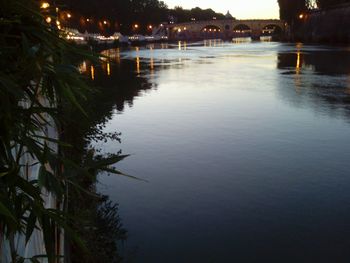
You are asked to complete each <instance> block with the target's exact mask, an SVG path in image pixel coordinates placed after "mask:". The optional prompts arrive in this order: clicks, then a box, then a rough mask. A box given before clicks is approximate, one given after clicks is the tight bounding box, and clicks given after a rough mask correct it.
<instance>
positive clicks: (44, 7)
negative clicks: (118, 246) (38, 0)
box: [40, 2, 50, 9]
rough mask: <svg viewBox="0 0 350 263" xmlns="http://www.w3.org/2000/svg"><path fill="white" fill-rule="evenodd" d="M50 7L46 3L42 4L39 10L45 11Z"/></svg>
mask: <svg viewBox="0 0 350 263" xmlns="http://www.w3.org/2000/svg"><path fill="white" fill-rule="evenodd" d="M49 7H50V4H49V3H48V2H43V3H42V4H41V6H40V8H41V9H47V8H49Z"/></svg>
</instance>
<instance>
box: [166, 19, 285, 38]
mask: <svg viewBox="0 0 350 263" xmlns="http://www.w3.org/2000/svg"><path fill="white" fill-rule="evenodd" d="M164 27H165V29H166V31H167V34H168V38H169V39H170V40H184V39H187V40H190V39H211V38H218V39H219V38H221V39H232V38H234V37H251V38H253V39H259V38H260V37H261V36H264V35H269V36H276V35H279V36H283V35H284V34H285V32H286V24H285V22H284V21H281V20H277V19H266V20H257V19H252V20H236V19H223V20H210V21H191V22H188V23H178V24H167V25H164Z"/></svg>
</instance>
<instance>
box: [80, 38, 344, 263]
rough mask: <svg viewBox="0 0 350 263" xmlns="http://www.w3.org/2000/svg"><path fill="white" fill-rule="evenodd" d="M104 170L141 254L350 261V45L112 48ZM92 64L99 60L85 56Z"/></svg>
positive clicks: (105, 184) (106, 74) (101, 78)
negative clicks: (111, 163) (112, 167)
mask: <svg viewBox="0 0 350 263" xmlns="http://www.w3.org/2000/svg"><path fill="white" fill-rule="evenodd" d="M104 54H106V55H108V56H110V58H111V61H110V62H109V63H104V64H103V65H102V67H94V68H93V67H91V68H88V71H89V72H90V74H91V75H92V77H93V79H94V81H95V82H96V83H97V84H98V85H100V86H103V87H106V89H108V90H109V91H108V92H110V94H111V95H109V96H107V97H108V98H106V102H107V101H109V102H111V104H110V105H112V106H111V108H110V113H111V114H110V117H109V120H108V121H107V122H106V126H105V128H104V130H105V131H106V132H115V131H119V132H121V133H122V136H121V139H122V143H121V144H119V143H117V142H113V141H108V142H107V143H103V142H100V143H97V144H96V145H95V146H96V147H99V148H101V149H102V150H103V152H118V151H119V150H120V149H122V151H123V153H125V154H126V153H128V154H131V156H130V157H128V158H127V159H125V160H123V161H122V162H121V163H120V164H118V165H117V166H116V167H117V168H118V169H119V170H122V171H123V172H125V173H127V174H130V175H133V176H136V177H139V178H141V179H143V180H145V181H146V182H145V181H138V180H133V179H129V178H125V177H117V176H100V184H99V186H98V188H99V191H101V192H102V193H104V194H107V195H109V196H110V198H111V199H112V200H113V201H115V202H117V203H119V208H120V217H121V218H122V221H123V224H124V226H125V228H126V229H127V231H128V240H127V242H126V243H125V244H124V257H126V258H127V259H128V260H130V262H349V260H350V172H349V171H350V48H347V47H330V46H312V45H302V44H282V43H276V42H249V41H248V42H245V41H243V42H235V43H228V42H222V41H219V40H217V41H215V40H211V41H204V42H199V43H184V42H179V43H178V44H155V45H150V46H147V47H133V48H128V49H115V50H109V51H106V52H104ZM84 66H85V67H86V65H84Z"/></svg>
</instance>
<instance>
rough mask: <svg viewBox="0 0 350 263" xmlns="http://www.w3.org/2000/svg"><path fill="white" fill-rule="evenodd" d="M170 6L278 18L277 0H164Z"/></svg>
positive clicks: (248, 16) (235, 14)
mask: <svg viewBox="0 0 350 263" xmlns="http://www.w3.org/2000/svg"><path fill="white" fill-rule="evenodd" d="M164 2H165V3H166V4H167V5H168V6H169V7H170V8H173V7H174V6H182V7H183V8H193V7H197V6H198V7H200V8H205V9H206V8H211V9H213V10H214V11H216V12H221V13H225V14H226V12H227V10H230V13H231V14H232V16H234V17H236V18H240V19H242V18H249V19H251V18H278V17H279V7H278V4H277V0H219V1H212V0H164Z"/></svg>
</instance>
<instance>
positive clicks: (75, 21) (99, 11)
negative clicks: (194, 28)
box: [56, 0, 224, 34]
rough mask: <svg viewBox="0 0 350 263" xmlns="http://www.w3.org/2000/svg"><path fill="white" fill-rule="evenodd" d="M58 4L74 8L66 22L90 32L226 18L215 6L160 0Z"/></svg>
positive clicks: (61, 0) (72, 0) (65, 1)
mask: <svg viewBox="0 0 350 263" xmlns="http://www.w3.org/2000/svg"><path fill="white" fill-rule="evenodd" d="M56 4H58V5H59V6H60V9H61V10H67V12H68V11H69V12H72V15H71V17H70V18H69V19H68V18H67V16H65V17H64V16H63V17H62V20H63V21H62V23H63V25H66V26H71V27H75V28H78V29H79V30H80V31H85V30H87V31H89V32H101V31H103V32H105V33H112V32H121V33H127V34H130V33H147V32H148V33H150V32H151V31H152V27H151V26H154V25H159V24H160V23H162V22H170V21H172V22H187V21H191V19H193V18H194V19H196V20H209V19H215V18H216V19H222V18H224V15H223V14H220V13H216V12H215V11H213V10H212V9H205V10H203V9H201V8H198V7H197V8H193V9H191V10H186V9H183V8H182V7H176V8H174V9H169V8H168V6H167V5H166V4H165V3H164V2H163V1H159V0H98V1H96V0H56ZM135 25H137V26H136V27H135Z"/></svg>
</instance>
